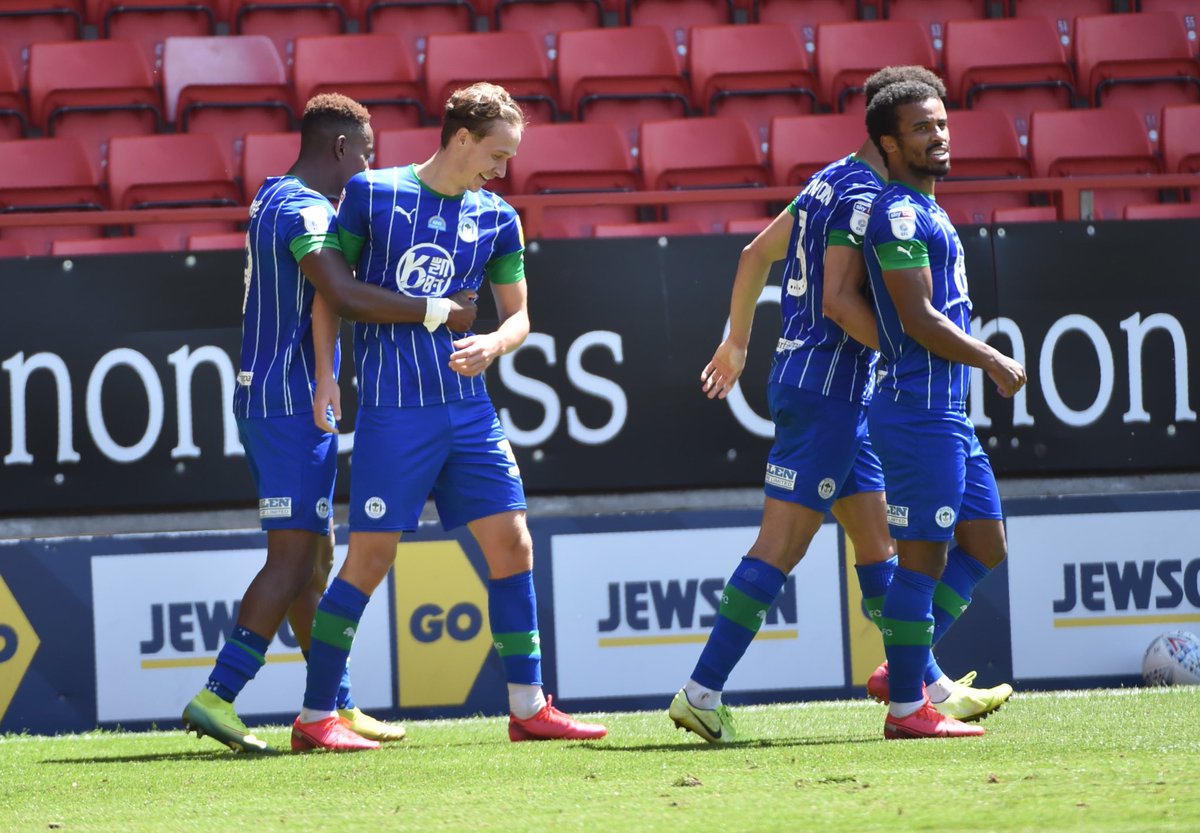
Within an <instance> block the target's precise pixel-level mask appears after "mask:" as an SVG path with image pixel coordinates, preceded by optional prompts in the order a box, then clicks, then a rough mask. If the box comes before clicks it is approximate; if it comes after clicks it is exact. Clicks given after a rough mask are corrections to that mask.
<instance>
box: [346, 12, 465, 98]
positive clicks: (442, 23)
mask: <svg viewBox="0 0 1200 833" xmlns="http://www.w3.org/2000/svg"><path fill="white" fill-rule="evenodd" d="M364 23H365V25H366V31H368V32H390V33H392V34H395V35H399V36H400V37H402V38H404V40H405V41H406V42H407V43H408V45H409V48H410V51H411V52H412V53H413V55H415V56H416V59H417V63H418V64H421V65H424V63H425V50H426V48H427V46H428V41H429V36H430V35H441V34H446V33H450V32H460V33H462V32H470V31H471V27H472V26H473V25H474V23H475V7H474V6H472V5H471V3H469V2H467V0H375V2H370V3H368V5H367V8H366V13H365V16H364ZM476 80H478V79H476Z"/></svg>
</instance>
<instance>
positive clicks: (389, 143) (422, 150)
mask: <svg viewBox="0 0 1200 833" xmlns="http://www.w3.org/2000/svg"><path fill="white" fill-rule="evenodd" d="M441 135H442V129H441V128H440V127H416V128H410V129H406V130H381V131H379V132H378V133H376V134H375V167H377V168H394V167H396V166H397V165H408V164H411V163H413V162H424V161H425V160H426V159H428V158H429V157H431V156H433V154H434V153H435V152H436V151H437V149H438V146H439V145H440V144H441Z"/></svg>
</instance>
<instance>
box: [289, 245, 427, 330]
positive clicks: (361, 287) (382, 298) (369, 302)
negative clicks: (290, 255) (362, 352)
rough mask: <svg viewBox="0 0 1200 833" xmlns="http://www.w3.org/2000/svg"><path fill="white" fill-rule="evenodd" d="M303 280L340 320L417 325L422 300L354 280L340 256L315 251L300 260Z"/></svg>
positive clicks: (422, 314)
mask: <svg viewBox="0 0 1200 833" xmlns="http://www.w3.org/2000/svg"><path fill="white" fill-rule="evenodd" d="M300 268H301V269H303V270H304V275H305V277H307V278H308V280H309V281H310V282H311V283H312V285H313V286H315V287H316V288H317V292H318V293H319V294H320V295H321V296H322V297H323V298H324V299H325V300H326V301H327V302H328V304H329V306H330V308H331V309H332V310H333V311H334V312H335V313H336V314H337V315H338V316H340V317H342V318H348V319H350V320H351V321H362V322H363V323H366V324H420V323H421V322H423V321H424V320H425V308H426V304H425V299H424V298H410V297H408V296H406V295H400V294H398V293H396V292H392V291H390V290H387V289H384V288H383V287H380V286H374V285H372V284H368V283H363V282H362V281H360V280H356V279H355V278H354V274H353V273H352V272H351V271H350V266H349V265H348V264H347V263H346V261H345V259H344V258H343V257H342V254H341V252H339V251H337V250H336V249H332V248H324V249H319V250H318V251H315V252H312V253H311V254H307V255H305V256H304V257H303V258H302V259H301V260H300Z"/></svg>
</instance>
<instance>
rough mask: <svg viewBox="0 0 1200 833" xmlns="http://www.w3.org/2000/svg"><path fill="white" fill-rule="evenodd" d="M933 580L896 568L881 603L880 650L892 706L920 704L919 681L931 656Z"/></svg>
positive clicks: (934, 580)
mask: <svg viewBox="0 0 1200 833" xmlns="http://www.w3.org/2000/svg"><path fill="white" fill-rule="evenodd" d="M936 586H937V580H936V579H933V578H931V577H929V576H927V575H924V574H923V573H918V572H915V571H913V570H906V569H905V568H903V567H897V568H896V573H895V575H893V576H892V583H891V586H890V587H888V591H887V598H885V599H884V602H883V620H882V625H881V628H882V630H883V650H884V652H885V653H886V654H887V660H888V686H889V687H890V689H891V692H890V696H891V700H892V702H896V703H913V702H916V701H918V700H921V699H922V697H923V696H924V695H923V692H922V691H921V681H922V678H923V676H924V671H925V668H926V666H927V665H928V663H929V661H930V657H931V656H932V654H931V653H930V651H929V648H930V646H931V645H932V643H933V613H932V611H931V608H932V606H933V590H934V588H935V587H936Z"/></svg>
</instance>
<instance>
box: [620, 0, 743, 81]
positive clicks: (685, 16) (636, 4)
mask: <svg viewBox="0 0 1200 833" xmlns="http://www.w3.org/2000/svg"><path fill="white" fill-rule="evenodd" d="M625 7H626V10H627V11H626V19H627V20H628V22H629V25H630V26H657V27H658V28H660V29H662V30H663V31H664V32H666V34H667V37H668V38H669V39H670V41H671V47H672V49H673V51H674V52H675V60H676V61H677V63H678V65H679V70H680V71H681V72H682V71H683V69H684V68H685V67H686V66H687V55H688V40H689V38H688V31H689V30H690V29H691V28H692V27H693V26H719V25H721V24H723V23H733V3H732V1H731V0H625Z"/></svg>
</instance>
